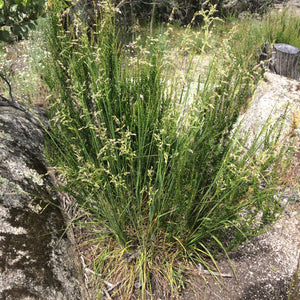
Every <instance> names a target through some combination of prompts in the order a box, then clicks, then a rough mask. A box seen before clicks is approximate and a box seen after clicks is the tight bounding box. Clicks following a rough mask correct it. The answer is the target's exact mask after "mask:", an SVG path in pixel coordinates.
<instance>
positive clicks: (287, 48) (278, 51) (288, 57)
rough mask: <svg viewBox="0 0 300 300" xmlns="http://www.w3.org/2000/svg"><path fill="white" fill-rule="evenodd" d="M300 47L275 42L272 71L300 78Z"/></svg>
mask: <svg viewBox="0 0 300 300" xmlns="http://www.w3.org/2000/svg"><path fill="white" fill-rule="evenodd" d="M299 58H300V49H298V48H297V47H294V46H291V45H288V44H274V46H273V51H272V60H271V63H270V71H272V72H274V73H276V74H279V75H282V76H285V77H289V78H292V79H296V80H299Z"/></svg>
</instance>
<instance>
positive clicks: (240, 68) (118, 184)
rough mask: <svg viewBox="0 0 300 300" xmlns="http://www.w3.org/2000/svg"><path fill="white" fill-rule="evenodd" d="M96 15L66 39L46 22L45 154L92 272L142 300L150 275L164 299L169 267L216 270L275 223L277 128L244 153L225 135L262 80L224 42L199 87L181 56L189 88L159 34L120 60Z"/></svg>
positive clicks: (106, 14)
mask: <svg viewBox="0 0 300 300" xmlns="http://www.w3.org/2000/svg"><path fill="white" fill-rule="evenodd" d="M54 7H55V6H54ZM212 9H213V8H212ZM101 12H102V13H101V15H100V20H99V24H98V25H97V28H96V29H95V31H94V32H89V34H87V33H86V32H85V30H84V27H81V29H82V30H81V32H80V33H79V34H77V35H76V36H75V35H74V32H73V31H65V30H64V29H63V26H62V24H61V22H60V20H61V19H60V13H61V12H60V11H56V10H55V11H53V12H52V14H51V16H50V17H51V18H50V22H49V28H48V37H49V51H50V57H49V61H48V72H47V76H46V81H47V83H48V86H49V88H50V90H51V93H52V98H51V102H50V112H49V114H50V117H51V124H50V126H51V133H49V135H50V138H49V140H48V142H47V154H48V158H49V160H50V162H51V164H52V165H53V167H54V168H55V169H56V171H57V172H58V173H59V174H60V175H61V176H62V178H63V181H64V182H65V185H64V189H65V190H66V191H67V192H68V193H70V194H71V195H73V196H74V197H75V199H76V201H77V202H78V204H79V205H80V206H81V208H82V209H84V210H85V212H86V214H87V215H89V216H90V218H91V224H92V225H93V226H94V227H97V228H100V230H99V244H98V246H97V249H98V253H97V254H96V256H97V255H98V257H96V258H95V268H96V270H97V272H98V273H100V274H101V276H102V277H105V276H115V278H117V277H118V276H120V273H122V272H123V275H124V274H126V278H129V279H126V280H125V284H124V285H122V286H121V287H120V291H119V292H120V294H121V295H123V296H124V295H127V294H130V293H131V292H132V289H133V286H134V285H135V283H136V282H138V283H139V285H140V287H141V289H140V293H141V295H140V298H145V295H146V291H149V290H150V291H151V278H153V274H157V273H159V274H163V275H162V277H163V279H164V280H166V281H168V283H169V285H170V286H171V287H172V288H174V289H176V288H178V287H179V286H181V285H182V284H181V280H182V276H181V273H180V272H181V271H180V268H178V267H177V266H178V264H176V263H174V260H175V261H178V260H180V259H183V260H187V259H188V260H190V261H192V262H193V263H195V264H198V263H201V264H203V265H205V266H206V267H208V263H207V262H208V260H210V261H211V262H212V264H213V265H215V267H216V268H217V264H216V261H215V257H216V255H218V254H219V253H220V251H225V252H226V251H228V249H231V248H232V247H235V246H237V245H239V244H240V243H241V241H243V240H244V239H245V238H248V237H252V236H253V235H256V234H258V233H259V232H261V231H262V230H263V229H264V228H265V227H266V225H268V224H270V223H272V222H273V221H274V220H275V219H276V217H277V213H278V212H279V211H280V209H281V208H280V207H279V204H278V203H277V202H276V201H275V200H274V197H273V196H274V194H275V193H276V189H277V187H278V181H279V179H280V175H279V168H277V166H278V164H279V161H280V160H281V158H282V156H283V154H284V151H285V148H284V147H283V145H281V144H280V142H279V141H278V135H279V133H280V132H279V131H276V126H275V125H274V127H273V130H267V127H266V128H264V129H263V131H262V132H261V133H260V135H259V136H257V137H256V138H254V142H253V144H252V145H250V147H246V146H245V143H246V140H247V137H245V136H239V133H238V129H234V128H235V127H234V124H235V123H236V121H237V118H238V116H239V113H240V111H241V109H242V108H243V107H244V106H245V103H246V101H247V99H248V98H249V97H250V96H251V95H252V93H253V91H254V89H255V87H256V84H257V82H258V80H259V78H260V72H257V71H256V69H257V66H256V64H255V63H254V60H253V59H252V57H251V55H247V56H242V55H241V54H240V53H239V52H238V51H237V50H236V49H235V48H234V47H235V45H236V44H235V43H233V42H232V40H230V39H224V40H223V42H222V44H220V45H221V46H220V47H219V48H218V49H215V51H214V57H213V59H212V62H211V63H210V65H209V67H208V70H207V71H205V72H203V74H201V75H202V77H201V76H198V75H196V74H195V72H194V70H197V68H195V69H193V67H196V66H195V62H194V61H193V57H190V58H189V61H188V64H187V66H186V68H185V71H184V76H183V77H184V78H187V79H188V78H193V81H189V80H187V81H186V80H182V78H181V77H178V76H177V75H178V74H177V72H176V71H178V69H176V64H177V65H178V64H179V63H178V56H176V57H174V55H173V56H172V53H171V52H168V49H169V43H170V42H169V39H168V34H169V33H166V35H162V36H160V38H159V39H153V38H148V39H147V40H146V42H145V45H144V47H141V46H140V47H137V46H136V48H135V51H136V54H135V55H134V56H133V57H132V58H131V59H128V58H126V59H125V58H124V57H123V51H122V50H121V49H120V47H119V44H118V42H117V40H118V39H117V34H116V28H115V15H114V10H113V9H112V7H111V6H110V3H109V2H103V3H102V7H101ZM202 13H203V14H205V13H206V12H205V11H202ZM203 17H205V15H204V16H203ZM210 21H211V20H210V19H209V20H208V22H210ZM188 30H189V29H188ZM205 30H207V34H206V35H205V34H204V38H206V39H209V37H210V35H209V34H208V27H206V29H205ZM187 34H188V31H187ZM229 36H231V35H230V34H229ZM247 38H248V37H244V39H245V40H247ZM208 44H209V41H208V40H204V41H203V45H208ZM135 45H136V44H135ZM182 45H188V43H186V40H184V43H183V44H182ZM252 46H253V45H252V44H251V45H248V44H246V45H244V48H243V47H241V48H242V49H243V50H244V51H245V52H246V50H247V49H250V50H251V51H252V50H253V49H252ZM247 47H248V48H247ZM204 50H205V47H203V49H202V51H201V52H200V58H199V61H200V65H198V67H199V66H200V67H201V62H203V59H204V54H205V53H204ZM182 53H184V51H182ZM247 54H249V53H247ZM245 57H246V58H245ZM125 254H127V256H129V257H133V258H132V259H131V260H130V264H129V263H127V262H126V260H124V257H126V256H125ZM157 270H158V271H157ZM128 274H129V275H128ZM124 276H125V275H124Z"/></svg>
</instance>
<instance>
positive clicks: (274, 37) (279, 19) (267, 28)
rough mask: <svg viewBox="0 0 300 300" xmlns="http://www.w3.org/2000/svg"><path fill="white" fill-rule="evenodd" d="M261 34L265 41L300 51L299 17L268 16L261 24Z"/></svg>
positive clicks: (285, 14) (284, 12)
mask: <svg viewBox="0 0 300 300" xmlns="http://www.w3.org/2000/svg"><path fill="white" fill-rule="evenodd" d="M262 30H263V32H265V34H266V37H267V40H268V41H269V42H271V43H272V42H275V43H285V44H290V45H293V46H295V47H297V48H299V49H300V17H299V16H296V15H292V14H290V13H288V11H287V10H285V11H283V13H282V14H275V13H273V14H269V15H268V16H267V18H266V19H265V20H264V22H263V26H262Z"/></svg>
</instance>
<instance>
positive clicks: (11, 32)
mask: <svg viewBox="0 0 300 300" xmlns="http://www.w3.org/2000/svg"><path fill="white" fill-rule="evenodd" d="M45 2H46V1H45V0H10V1H0V41H5V42H11V41H13V40H19V39H21V38H23V37H25V36H27V34H28V32H29V30H30V29H33V28H34V27H35V21H36V20H37V18H38V17H39V16H40V15H42V14H43V11H44V8H45Z"/></svg>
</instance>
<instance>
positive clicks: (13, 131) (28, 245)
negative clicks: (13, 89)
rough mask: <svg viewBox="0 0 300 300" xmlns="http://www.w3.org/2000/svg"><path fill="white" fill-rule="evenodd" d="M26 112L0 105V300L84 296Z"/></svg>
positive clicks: (37, 132)
mask: <svg viewBox="0 0 300 300" xmlns="http://www.w3.org/2000/svg"><path fill="white" fill-rule="evenodd" d="M37 124H38V122H35V121H34V119H33V117H32V115H31V114H30V113H26V112H24V111H22V110H21V109H18V108H16V107H13V106H11V105H6V104H5V103H4V102H1V105H0V299H7V300H9V299H14V300H15V299H43V300H47V299H49V300H50V299H53V300H54V299H55V300H58V299H72V300H75V299H88V296H87V293H86V290H85V286H84V284H83V280H82V273H81V270H80V264H79V259H78V256H77V253H76V251H75V248H74V246H73V244H72V243H71V241H70V239H69V237H68V235H67V234H66V230H65V229H66V226H65V222H64V218H63V216H62V213H61V210H60V209H59V203H58V198H57V196H56V193H55V190H54V188H53V186H52V184H51V180H50V178H49V176H48V175H46V174H47V169H46V166H45V163H44V159H43V143H44V133H43V130H42V127H41V126H38V125H37Z"/></svg>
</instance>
